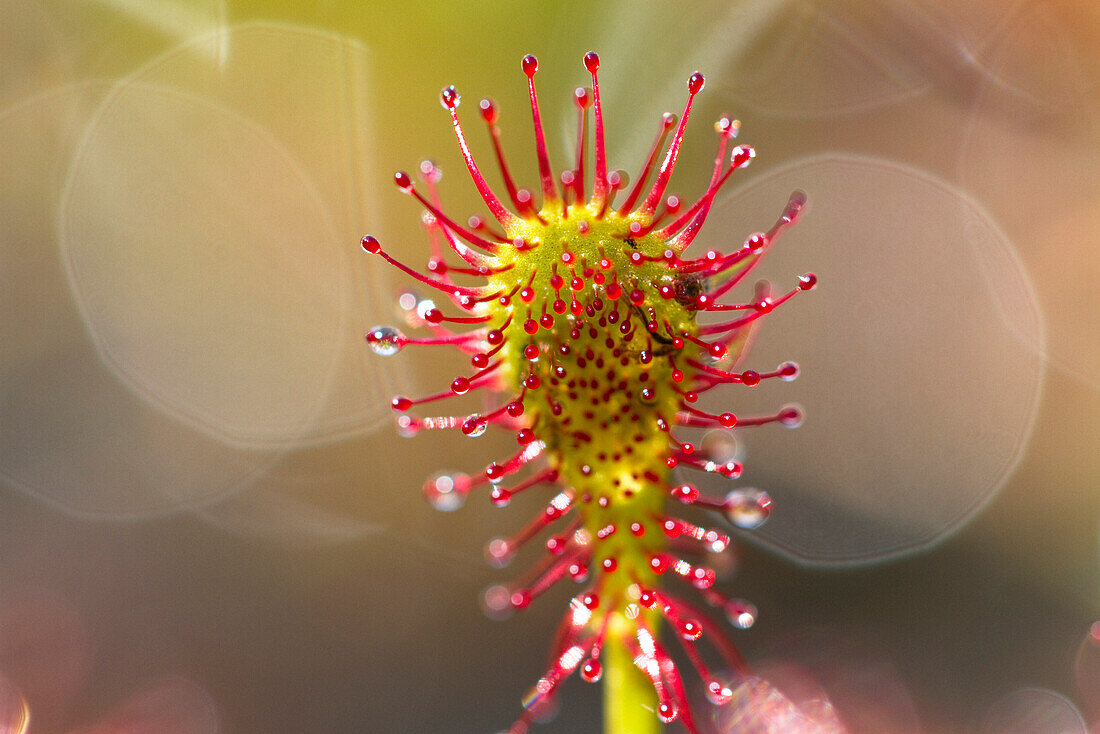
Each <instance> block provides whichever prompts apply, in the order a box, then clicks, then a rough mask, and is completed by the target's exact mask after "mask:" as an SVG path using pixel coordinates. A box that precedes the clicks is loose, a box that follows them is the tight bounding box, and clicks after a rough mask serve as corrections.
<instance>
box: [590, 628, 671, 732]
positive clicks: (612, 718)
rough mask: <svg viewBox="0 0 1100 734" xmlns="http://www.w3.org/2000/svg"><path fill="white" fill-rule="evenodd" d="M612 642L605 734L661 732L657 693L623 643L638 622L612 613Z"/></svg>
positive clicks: (605, 688) (606, 676)
mask: <svg viewBox="0 0 1100 734" xmlns="http://www.w3.org/2000/svg"><path fill="white" fill-rule="evenodd" d="M612 615H613V616H612V618H611V621H610V622H609V623H608V630H607V637H608V643H609V644H607V645H606V646H605V648H604V653H603V658H604V682H603V706H604V709H603V721H604V734H660V731H661V722H660V720H658V718H657V714H656V711H657V694H656V693H655V692H654V690H653V684H652V683H651V682H650V680H649V678H647V677H646V675H645V673H643V672H642V671H640V670H638V668H637V667H635V665H634V660H633V658H632V656H631V654H630V651H629V650H628V649H627V647H626V645H625V644H623V642H622V641H623V640H624V639H629V638H630V636H631V634H632V632H633V630H634V625H633V624H632V623H631V622H630V621H629V620H627V619H626V617H624V616H623V615H622V613H620V612H617V611H616V612H612Z"/></svg>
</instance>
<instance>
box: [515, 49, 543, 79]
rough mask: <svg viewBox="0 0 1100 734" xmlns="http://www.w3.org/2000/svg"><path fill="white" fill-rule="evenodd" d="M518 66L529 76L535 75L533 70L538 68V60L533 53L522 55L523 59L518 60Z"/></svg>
mask: <svg viewBox="0 0 1100 734" xmlns="http://www.w3.org/2000/svg"><path fill="white" fill-rule="evenodd" d="M520 66H521V68H522V69H523V73H524V74H526V75H527V76H529V77H532V76H534V75H535V72H536V71H538V70H539V60H538V59H536V58H535V57H534V56H533V55H531V54H527V55H526V56H524V57H523V61H522V62H520Z"/></svg>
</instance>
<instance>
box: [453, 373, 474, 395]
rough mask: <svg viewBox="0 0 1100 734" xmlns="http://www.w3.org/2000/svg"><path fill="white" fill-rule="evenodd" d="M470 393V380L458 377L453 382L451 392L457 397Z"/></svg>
mask: <svg viewBox="0 0 1100 734" xmlns="http://www.w3.org/2000/svg"><path fill="white" fill-rule="evenodd" d="M469 391H470V380H469V379H467V378H465V377H456V378H455V379H454V380H453V381H452V382H451V392H453V393H454V394H455V395H465V394H466V393H468V392H469Z"/></svg>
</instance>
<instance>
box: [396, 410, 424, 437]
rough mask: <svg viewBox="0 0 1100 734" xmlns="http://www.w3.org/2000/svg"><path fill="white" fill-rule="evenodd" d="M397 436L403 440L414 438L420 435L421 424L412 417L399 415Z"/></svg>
mask: <svg viewBox="0 0 1100 734" xmlns="http://www.w3.org/2000/svg"><path fill="white" fill-rule="evenodd" d="M395 422H396V423H397V435H399V436H401V437H402V438H412V437H413V436H415V435H417V434H418V433H420V423H419V422H418V421H414V420H413V419H412V417H411V416H407V415H399V416H397V420H396V421H395Z"/></svg>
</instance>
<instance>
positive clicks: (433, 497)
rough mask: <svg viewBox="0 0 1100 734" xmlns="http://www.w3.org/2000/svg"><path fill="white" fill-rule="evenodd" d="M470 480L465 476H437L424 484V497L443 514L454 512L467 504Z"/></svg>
mask: <svg viewBox="0 0 1100 734" xmlns="http://www.w3.org/2000/svg"><path fill="white" fill-rule="evenodd" d="M469 487H470V478H469V477H468V476H466V475H465V474H435V475H434V476H432V477H431V478H430V479H428V481H427V482H425V483H424V497H425V498H426V499H427V500H428V502H429V503H430V504H431V506H432V507H434V508H435V509H437V510H440V511H442V512H454V511H455V510H457V509H458V508H460V507H462V505H463V504H464V503H465V502H466V491H467V490H468V489H469Z"/></svg>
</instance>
